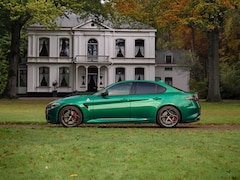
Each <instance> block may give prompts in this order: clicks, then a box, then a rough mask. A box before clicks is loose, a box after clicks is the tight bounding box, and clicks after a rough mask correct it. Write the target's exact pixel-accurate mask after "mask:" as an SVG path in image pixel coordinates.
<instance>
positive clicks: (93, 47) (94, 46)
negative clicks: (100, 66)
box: [88, 39, 98, 57]
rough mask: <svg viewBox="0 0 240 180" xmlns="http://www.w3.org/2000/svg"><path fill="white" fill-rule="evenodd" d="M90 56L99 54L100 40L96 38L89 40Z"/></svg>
mask: <svg viewBox="0 0 240 180" xmlns="http://www.w3.org/2000/svg"><path fill="white" fill-rule="evenodd" d="M88 56H95V57H96V56H98V42H97V40H96V39H90V40H89V41H88Z"/></svg>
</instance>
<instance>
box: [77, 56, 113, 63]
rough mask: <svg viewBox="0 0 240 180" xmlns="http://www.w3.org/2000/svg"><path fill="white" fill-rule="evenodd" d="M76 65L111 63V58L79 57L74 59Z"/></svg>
mask: <svg viewBox="0 0 240 180" xmlns="http://www.w3.org/2000/svg"><path fill="white" fill-rule="evenodd" d="M74 62H75V63H91V62H93V63H96V62H101V63H106V62H109V56H87V55H77V56H76V57H75V58H74Z"/></svg>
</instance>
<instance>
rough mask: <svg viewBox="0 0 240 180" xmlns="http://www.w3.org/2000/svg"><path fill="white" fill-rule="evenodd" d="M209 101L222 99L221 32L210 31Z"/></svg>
mask: <svg viewBox="0 0 240 180" xmlns="http://www.w3.org/2000/svg"><path fill="white" fill-rule="evenodd" d="M207 35H208V67H209V68H208V79H209V80H208V81H209V82H208V96H207V101H208V102H220V101H222V98H221V95H220V85H219V53H218V50H219V32H218V30H215V31H211V32H208V34H207Z"/></svg>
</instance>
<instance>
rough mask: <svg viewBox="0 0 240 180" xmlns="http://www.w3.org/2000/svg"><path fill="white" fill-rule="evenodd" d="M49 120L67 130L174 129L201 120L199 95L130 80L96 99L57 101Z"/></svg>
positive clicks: (50, 107) (49, 108)
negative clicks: (107, 126) (86, 126)
mask: <svg viewBox="0 0 240 180" xmlns="http://www.w3.org/2000/svg"><path fill="white" fill-rule="evenodd" d="M46 119H47V122H48V123H53V124H59V123H60V124H62V125H63V126H65V127H75V126H78V125H80V124H81V123H156V124H158V125H159V126H161V127H167V128H170V127H175V126H176V125H177V124H178V123H189V122H195V121H198V120H200V105H199V102H198V96H197V94H195V93H189V92H184V91H181V90H179V89H176V88H174V87H172V86H169V85H167V84H165V83H163V82H162V81H148V80H128V81H121V82H117V83H114V84H112V85H110V86H108V87H106V88H105V89H103V90H101V91H99V92H97V93H95V94H93V95H77V96H71V97H66V98H62V99H58V100H55V101H53V102H51V103H49V104H48V105H47V106H46Z"/></svg>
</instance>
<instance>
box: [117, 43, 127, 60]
mask: <svg viewBox="0 0 240 180" xmlns="http://www.w3.org/2000/svg"><path fill="white" fill-rule="evenodd" d="M116 56H117V57H125V40H124V39H117V40H116Z"/></svg>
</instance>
